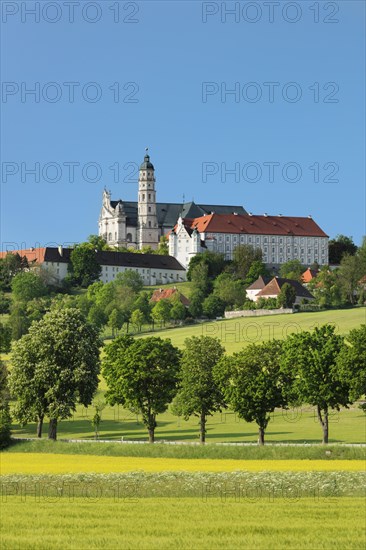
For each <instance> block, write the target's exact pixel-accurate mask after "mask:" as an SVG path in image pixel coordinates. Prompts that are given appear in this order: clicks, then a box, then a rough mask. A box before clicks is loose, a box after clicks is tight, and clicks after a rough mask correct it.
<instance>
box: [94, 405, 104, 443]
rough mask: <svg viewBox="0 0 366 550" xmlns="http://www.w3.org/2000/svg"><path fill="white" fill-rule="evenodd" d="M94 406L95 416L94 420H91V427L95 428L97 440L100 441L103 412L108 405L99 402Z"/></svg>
mask: <svg viewBox="0 0 366 550" xmlns="http://www.w3.org/2000/svg"><path fill="white" fill-rule="evenodd" d="M93 405H94V410H95V413H94V415H93V418H92V419H91V425H92V427H93V428H94V431H95V439H98V437H99V426H100V424H101V422H102V411H103V409H104V407H105V405H106V403H105V402H104V401H101V400H98V401H96V402H95V403H93Z"/></svg>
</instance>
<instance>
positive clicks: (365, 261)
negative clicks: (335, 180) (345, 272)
mask: <svg viewBox="0 0 366 550" xmlns="http://www.w3.org/2000/svg"><path fill="white" fill-rule="evenodd" d="M357 257H358V259H359V262H360V271H361V276H363V275H366V237H364V238H363V239H362V244H361V246H360V247H359V249H358V250H357Z"/></svg>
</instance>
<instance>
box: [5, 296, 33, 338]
mask: <svg viewBox="0 0 366 550" xmlns="http://www.w3.org/2000/svg"><path fill="white" fill-rule="evenodd" d="M29 326H30V320H29V319H28V316H27V312H26V309H25V307H24V305H23V304H19V303H15V304H13V306H12V308H11V312H10V315H9V327H10V329H11V338H12V340H19V338H21V337H22V336H23V335H24V334H26V333H27V332H28V329H29Z"/></svg>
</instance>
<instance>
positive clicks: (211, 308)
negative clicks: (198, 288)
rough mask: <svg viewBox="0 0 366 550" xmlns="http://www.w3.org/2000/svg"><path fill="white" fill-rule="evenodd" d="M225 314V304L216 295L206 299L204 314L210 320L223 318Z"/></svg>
mask: <svg viewBox="0 0 366 550" xmlns="http://www.w3.org/2000/svg"><path fill="white" fill-rule="evenodd" d="M224 312H225V302H223V300H221V298H219V296H216V294H210V295H209V296H207V298H205V300H204V302H203V313H204V315H206V317H208V318H209V319H215V317H222V315H224Z"/></svg>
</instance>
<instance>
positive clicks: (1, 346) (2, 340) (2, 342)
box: [0, 323, 11, 353]
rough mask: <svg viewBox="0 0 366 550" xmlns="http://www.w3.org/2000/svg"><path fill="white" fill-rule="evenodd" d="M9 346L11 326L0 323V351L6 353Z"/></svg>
mask: <svg viewBox="0 0 366 550" xmlns="http://www.w3.org/2000/svg"><path fill="white" fill-rule="evenodd" d="M10 347H11V328H10V326H9V325H5V324H4V323H0V351H1V352H3V353H7V352H8V351H10Z"/></svg>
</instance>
